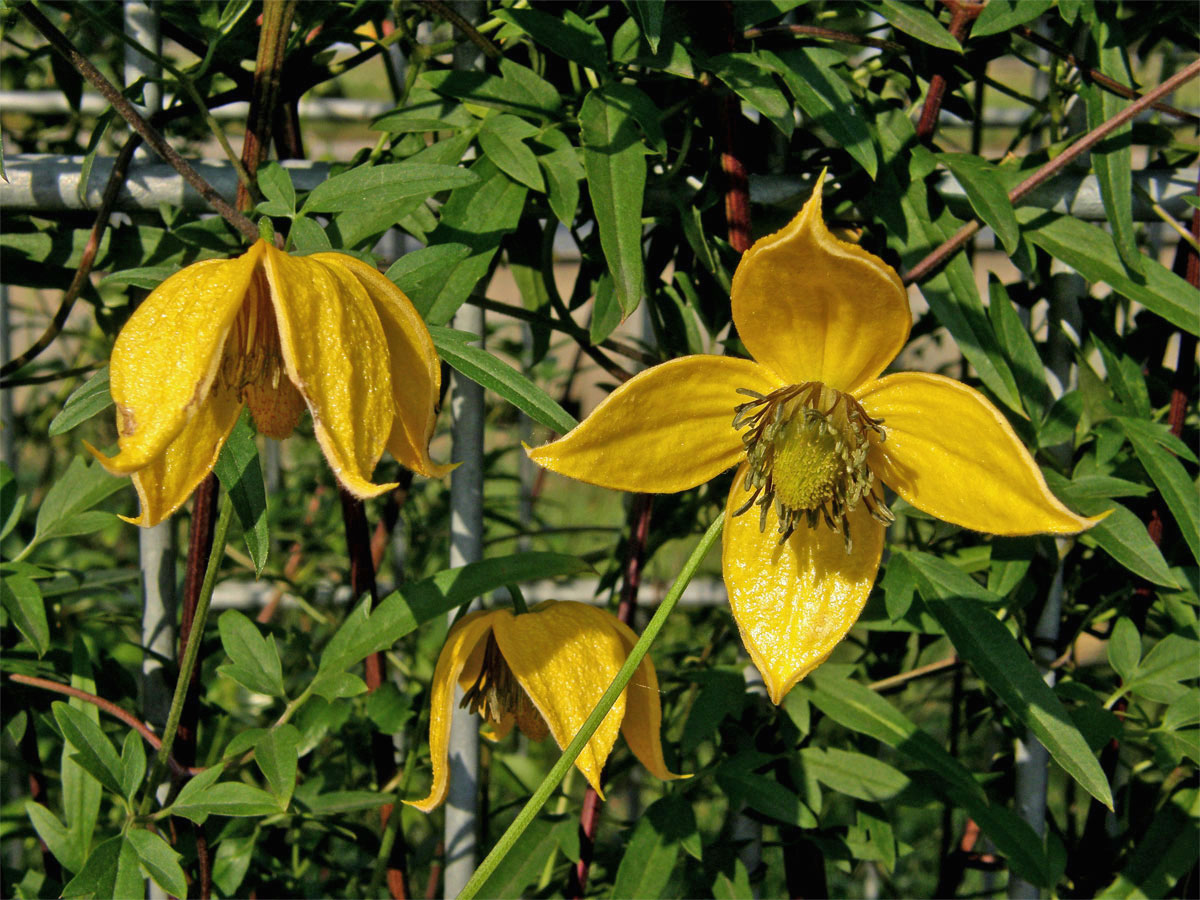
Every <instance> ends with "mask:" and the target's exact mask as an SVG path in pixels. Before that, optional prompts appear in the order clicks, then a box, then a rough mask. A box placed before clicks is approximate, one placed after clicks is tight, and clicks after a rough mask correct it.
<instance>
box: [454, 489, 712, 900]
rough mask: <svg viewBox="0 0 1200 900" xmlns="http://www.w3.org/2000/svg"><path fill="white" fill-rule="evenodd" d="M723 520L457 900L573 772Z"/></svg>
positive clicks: (472, 889)
mask: <svg viewBox="0 0 1200 900" xmlns="http://www.w3.org/2000/svg"><path fill="white" fill-rule="evenodd" d="M724 523H725V513H724V512H722V513H721V514H720V515H718V516H717V518H716V519H715V520H714V521H713V523H712V524H711V525H710V526H708V531H706V532H705V533H704V537H702V538H701V539H700V543H698V544H697V545H696V549H694V550H693V551H692V555H691V556H689V557H688V561H687V562H686V563H684V565H683V570H682V571H681V572H680V573H679V577H678V578H676V579H675V583H674V584H673V585H671V589H670V590H669V591H667V596H666V597H664V598H663V602H662V604H661V605H660V606H659V607H658V609H657V610H656V611H655V613H654V617H653V618H652V619H650V622H649V624H647V625H646V630H645V631H643V632H642V636H641V637H640V638H638V642H637V643H636V644H634V645H633V649H632V650H631V651H629V658H628V659H626V660H625V665H623V666H621V671H619V672H618V673H617V677H616V678H614V679H613V683H612V684H611V685H609V687H608V690H607V691H605V692H604V696H603V697H601V698H600V701H599V702H598V703H597V704H596V708H595V709H593V710H592V714H591V715H590V716H588V718H587V721H586V722H584V723H583V727H582V728H581V729H579V733H578V734H577V735H575V737H574V739H573V740H572V741H571V743H569V744H567V747H566V749H565V750H563V754H562V756H560V757H559V759H558V762H556V763H555V764H554V768H552V769H551V770H550V772H549V773H548V774H547V775H546V777H545V778H544V779H542V783H541V784H540V785H538V789H537V790H536V791H534V792H533V796H532V797H530V798H529V802H528V803H526V804H525V808H524V809H522V810H521V811H520V812H519V813H518V814H517V817H516V818H515V819H514V820H513V823H512V824H511V825H509V826H508V830H507V831H505V832H504V834H503V835H501V837H500V840H498V841H497V842H496V846H495V847H493V848H492V852H491V853H489V854H488V855H487V858H486V859H485V860H484V861H483V862H482V863H480V865H479V868H478V869H476V870H475V874H474V875H472V876H471V880H470V881H468V882H467V884H466V887H464V888H463V889H462V893H461V894H459V895H458V900H472V898H473V897H474V896H475V895H476V894H478V893H479V889H480V888H481V887H483V885H484V882H486V881H487V880H488V878H489V877H491V874H492V873H493V872H494V871H496V867H497V866H498V865H500V861H501V860H503V859H504V857H505V856H506V855H507V854H508V851H509V850H511V849H512V848H513V845H514V844H516V842H517V841H518V840H519V839H520V837H521V835H522V834H523V833H524V832H525V829H526V828H528V827H529V823H530V822H532V821H533V819H534V817H535V816H536V815H537V814H538V812H539V811H540V810H541V808H542V807H543V806H544V805H545V803H546V801H547V800H549V799H550V795H551V794H553V793H554V791H555V789H556V788H557V787H558V785H559V782H561V781H562V780H563V777H564V776H565V775H566V774H567V772H568V771H570V768H571V766H572V765H574V763H575V758H576V757H577V756H579V753H580V751H582V750H583V748H584V746H585V745H586V744H587V742H588V741H589V740H591V738H592V734H593V733H594V732H595V731H596V729H597V728H598V727H599V726H600V722H601V721H602V720H603V719H604V717H605V716H606V715H608V711H609V710H610V709H611V708H612V705H613V704H614V703H615V702H616V700H617V697H619V696H620V695H621V691H623V690H625V686H626V685H627V684H629V682H630V680H631V679H632V678H633V673H634V672H636V671H637V667H638V666H639V665H641V663H642V660H643V659H644V658H645V656H646V653H647V652H649V650H650V645H651V644H653V643H654V640H655V638H657V637H658V633H659V632H660V631H662V628H663V625H665V624H666V622H667V616H669V615H670V614H671V610H673V609H674V608H675V604H677V603H678V602H679V598H680V597H681V596H682V595H683V592H684V589H686V588H687V586H688V584H689V583H690V582H691V580H692V577H693V576H694V575H695V574H696V570H697V569H698V568H700V563H701V562H703V561H704V557H705V556H707V555H708V551H709V550H710V549H712V546H713V544H714V543H716V540H717V536H718V535H720V533H721V526H722V525H724Z"/></svg>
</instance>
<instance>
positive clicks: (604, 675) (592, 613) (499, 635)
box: [494, 601, 626, 799]
mask: <svg viewBox="0 0 1200 900" xmlns="http://www.w3.org/2000/svg"><path fill="white" fill-rule="evenodd" d="M610 619H611V616H610V615H609V614H608V613H606V612H604V611H603V610H599V609H596V608H595V607H594V606H589V605H588V604H586V603H575V602H572V601H562V602H555V601H548V602H545V603H539V604H538V605H537V606H536V607H534V608H533V609H531V610H530V611H529V612H527V613H522V614H521V615H519V616H518V615H513V614H512V613H511V612H510V611H508V610H499V611H497V612H496V619H495V625H494V634H495V636H496V643H497V644H498V645H499V647H500V653H501V655H503V656H504V660H505V662H507V663H508V667H509V668H510V669H511V670H512V673H513V675H515V676H516V678H517V681H518V682H519V683H520V685H521V687H523V688H524V689H525V693H527V694H528V695H529V699H530V700H532V701H533V705H534V706H535V707H537V710H538V712H540V713H541V714H542V718H543V719H545V720H546V725H547V726H549V728H550V733H551V734H552V735H553V736H554V740H555V742H556V743H557V744H558V746H559V747H566V746H567V744H569V743H571V740H572V739H573V738H574V737H575V735H576V734H578V733H579V729H580V728H582V727H583V723H584V721H586V719H587V717H588V716H589V715H591V712H592V709H593V708H594V707H595V706H596V703H597V701H598V700H599V699H600V697H601V696H602V695H603V694H604V692H605V691H606V690H608V686H609V685H610V684H612V680H613V678H614V677H616V674H617V672H618V671H619V670H620V668H621V666H622V664H623V663H624V662H625V656H626V653H625V647H624V644H622V643H621V639H620V638H619V637H618V636H617V633H616V631H615V630H614V629H613V628H612V626H611V623H610V621H609V620H610ZM624 715H625V694H624V693H622V694H621V696H620V697H618V698H617V702H616V703H614V704H613V705H612V709H610V710H609V711H608V715H606V716H605V717H604V721H602V722H601V723H600V727H599V728H597V729H596V733H595V734H593V735H592V739H591V740H590V741H588V742H587V746H585V747H584V748H583V751H582V752H581V753H580V754H579V757H578V758H577V759H576V760H575V765H576V767H577V768H578V769H579V771H580V772H582V773H583V774H584V777H585V778H587V780H588V784H590V785H591V786H592V787H593V788H595V789H596V793H597V794H599V795H600V797H601V799H603V797H604V791H603V789H602V787H601V783H600V773H601V770H602V769H603V768H604V761H605V760H606V759H608V754H609V753H610V752H612V748H613V744H614V743H616V740H617V733H618V732H619V731H620V729H621V719H622V718H623V717H624Z"/></svg>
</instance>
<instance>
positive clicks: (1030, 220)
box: [1017, 208, 1200, 334]
mask: <svg viewBox="0 0 1200 900" xmlns="http://www.w3.org/2000/svg"><path fill="white" fill-rule="evenodd" d="M1017 221H1018V222H1020V223H1021V225H1022V232H1023V234H1024V235H1025V236H1026V237H1028V238H1029V240H1031V241H1033V243H1035V244H1037V245H1038V246H1039V247H1041V248H1042V249H1043V250H1045V251H1046V252H1047V253H1049V254H1050V255H1051V256H1053V257H1055V258H1056V259H1059V260H1061V261H1062V262H1064V263H1066V264H1067V265H1068V266H1070V267H1071V268H1073V269H1074V270H1075V271H1077V272H1078V273H1079V274H1080V275H1082V276H1083V277H1084V278H1086V279H1087V280H1088V281H1093V282H1095V281H1102V282H1106V283H1107V284H1109V285H1110V286H1111V287H1112V289H1113V290H1114V291H1116V292H1117V293H1119V294H1124V295H1125V296H1126V297H1128V298H1129V299H1130V300H1136V301H1137V302H1138V303H1141V304H1142V305H1143V306H1145V307H1146V308H1147V309H1149V310H1150V311H1151V312H1153V313H1155V314H1157V315H1159V316H1162V317H1163V318H1164V319H1166V320H1167V321H1168V322H1170V323H1171V324H1172V325H1176V326H1178V327H1179V328H1182V329H1184V330H1185V331H1187V332H1189V333H1190V334H1200V303H1197V302H1196V289H1195V288H1193V287H1192V286H1191V285H1189V284H1188V283H1187V282H1186V281H1184V280H1183V279H1182V278H1180V277H1179V276H1178V275H1176V274H1175V273H1174V272H1171V271H1169V270H1168V269H1165V268H1164V267H1163V266H1161V265H1159V263H1158V262H1156V261H1155V260H1152V259H1150V258H1149V257H1146V258H1144V262H1143V264H1142V267H1141V272H1140V273H1135V274H1134V275H1130V273H1129V270H1128V268H1127V267H1126V266H1125V263H1124V262H1123V261H1122V259H1121V256H1120V254H1119V253H1118V252H1117V247H1116V244H1115V243H1114V242H1113V239H1112V236H1111V235H1110V234H1109V233H1108V232H1106V231H1104V230H1103V229H1100V228H1097V227H1096V226H1095V225H1089V224H1087V223H1086V222H1082V221H1080V220H1079V219H1076V218H1074V217H1073V216H1060V215H1057V214H1056V213H1051V212H1047V211H1046V210H1041V209H1033V208H1021V209H1018V210H1017ZM1135 279H1136V280H1135Z"/></svg>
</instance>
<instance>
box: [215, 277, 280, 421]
mask: <svg viewBox="0 0 1200 900" xmlns="http://www.w3.org/2000/svg"><path fill="white" fill-rule="evenodd" d="M229 340H230V341H233V342H234V344H233V346H232V347H231V348H230V350H231V351H232V352H229V351H227V352H226V353H225V357H224V359H223V360H222V361H221V373H220V378H219V379H218V385H217V386H218V387H222V388H226V389H229V390H231V391H234V392H235V393H236V395H237V396H238V397H239V398H241V397H243V396H244V394H243V391H244V390H245V389H246V388H247V387H248V386H251V385H263V386H265V385H270V387H271V389H272V390H274V389H276V388H278V387H279V381H280V378H281V377H282V376H283V352H282V350H281V348H280V346H279V326H278V325H277V324H276V322H275V308H274V306H272V305H271V299H270V292H269V288H268V285H267V280H266V276H265V275H263V274H262V273H261V272H255V273H254V284H253V287H252V289H251V290H250V292H249V296H248V298H247V300H246V303H245V304H243V306H242V308H241V310H239V311H238V314H237V318H236V319H234V322H233V327H232V329H231V330H230V334H229Z"/></svg>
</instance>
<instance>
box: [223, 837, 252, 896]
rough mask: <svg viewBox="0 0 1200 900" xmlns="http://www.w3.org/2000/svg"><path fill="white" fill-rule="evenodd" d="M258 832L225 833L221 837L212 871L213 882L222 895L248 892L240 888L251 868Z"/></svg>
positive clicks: (237, 894)
mask: <svg viewBox="0 0 1200 900" xmlns="http://www.w3.org/2000/svg"><path fill="white" fill-rule="evenodd" d="M258 834H259V832H258V831H252V832H250V834H246V835H225V836H223V837H222V838H221V843H220V844H219V845H218V846H217V856H216V859H215V860H213V873H212V878H213V884H214V885H216V887H217V890H219V891H220V892H221V896H223V897H239V896H243V895H244V894H245V893H246V892H245V891H239V890H238V888H239V887H241V884H242V881H243V880H244V879H245V877H246V872H248V871H249V869H250V862H251V860H252V858H253V857H254V845H255V843H256V842H257V840H258Z"/></svg>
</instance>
